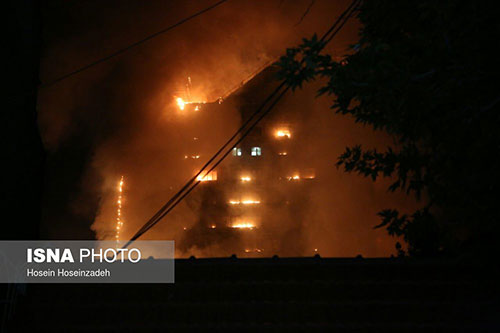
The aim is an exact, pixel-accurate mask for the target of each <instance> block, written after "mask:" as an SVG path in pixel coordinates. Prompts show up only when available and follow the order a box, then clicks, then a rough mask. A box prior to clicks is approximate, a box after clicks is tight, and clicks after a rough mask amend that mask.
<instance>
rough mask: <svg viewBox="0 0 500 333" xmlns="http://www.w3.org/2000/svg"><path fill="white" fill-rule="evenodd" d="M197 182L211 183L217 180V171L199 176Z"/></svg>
mask: <svg viewBox="0 0 500 333" xmlns="http://www.w3.org/2000/svg"><path fill="white" fill-rule="evenodd" d="M196 180H198V181H200V182H211V181H215V180H217V171H215V170H214V171H210V172H209V173H208V174H206V175H203V174H201V175H199V176H198V177H196Z"/></svg>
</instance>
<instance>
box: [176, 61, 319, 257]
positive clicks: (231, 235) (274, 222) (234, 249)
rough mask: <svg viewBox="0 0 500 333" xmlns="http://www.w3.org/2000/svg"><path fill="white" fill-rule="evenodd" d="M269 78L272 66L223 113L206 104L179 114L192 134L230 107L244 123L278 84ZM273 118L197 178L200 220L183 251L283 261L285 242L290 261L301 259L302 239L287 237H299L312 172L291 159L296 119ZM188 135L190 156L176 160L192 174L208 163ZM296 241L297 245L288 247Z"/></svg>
mask: <svg viewBox="0 0 500 333" xmlns="http://www.w3.org/2000/svg"><path fill="white" fill-rule="evenodd" d="M274 75H275V71H274V69H273V68H272V67H269V68H268V69H265V70H264V71H263V72H262V73H261V74H259V75H258V76H256V77H255V78H254V79H253V80H252V81H250V82H248V84H246V85H245V86H244V87H242V88H240V89H239V90H237V91H235V92H234V93H233V94H232V95H231V96H230V97H228V98H227V99H226V100H225V101H224V103H223V106H222V105H221V103H220V100H219V101H217V102H215V103H206V104H202V103H197V102H194V103H192V102H190V101H189V100H188V101H184V100H183V101H182V103H179V109H180V111H181V112H185V113H192V114H191V115H189V116H190V117H193V119H192V122H191V124H193V127H196V122H203V121H204V119H207V117H208V118H210V117H211V116H213V113H220V112H223V111H222V110H223V109H224V108H225V109H227V105H228V104H229V105H230V107H231V108H233V107H234V108H236V109H237V110H238V113H239V114H240V116H241V119H242V121H245V120H246V119H248V118H249V117H250V116H251V114H252V113H253V112H255V110H256V108H257V107H258V105H259V104H260V103H261V102H262V100H263V99H264V94H265V93H266V92H267V91H268V90H269V89H268V88H269V87H271V86H272V85H275V84H276V82H277V81H276V80H275V79H274ZM189 85H191V83H189ZM276 111H277V112H276V113H274V114H270V115H268V117H266V118H264V119H263V120H262V121H261V122H260V123H259V124H258V125H257V126H256V127H255V128H254V129H253V130H252V131H251V132H250V134H249V135H248V136H246V137H245V138H244V139H243V141H242V142H241V143H240V144H238V145H237V146H236V147H234V148H233V150H232V151H231V154H230V155H229V156H228V157H227V158H226V160H225V161H224V162H223V163H221V165H219V166H218V167H217V168H216V169H215V170H213V171H211V172H209V173H202V174H201V175H200V176H199V177H198V179H197V180H199V181H200V182H201V184H200V186H198V188H197V190H196V192H195V193H193V194H192V195H191V196H190V197H188V199H187V200H188V205H190V206H191V207H193V208H194V209H197V210H198V211H199V220H198V222H197V223H196V224H195V225H194V226H192V227H191V228H185V233H186V234H185V237H184V238H183V240H182V241H181V242H180V244H179V243H178V246H179V248H180V249H181V250H183V251H187V252H189V249H192V248H198V249H203V248H204V247H207V246H211V245H212V244H217V246H219V247H221V248H224V249H225V251H227V252H230V253H235V254H238V255H266V256H269V255H272V254H275V253H282V254H285V255H286V254H287V251H284V249H283V246H282V245H283V244H282V242H283V241H284V239H283V237H284V238H286V241H287V243H288V244H287V248H288V249H290V250H289V251H288V252H289V253H288V254H290V255H294V254H299V253H300V250H299V249H298V248H299V247H300V240H298V239H293V237H294V236H293V235H294V234H296V233H294V232H289V231H290V230H292V231H293V230H299V229H300V227H301V225H302V224H303V223H305V220H306V217H305V216H304V213H305V212H306V211H307V207H308V197H309V195H308V193H309V192H310V190H311V187H312V186H314V185H313V184H314V178H315V170H314V168H312V167H311V166H309V165H307V163H304V161H299V159H297V158H294V155H296V145H294V143H296V141H297V140H300V139H301V132H300V131H301V128H300V126H298V125H299V124H298V123H297V120H296V119H293V117H291V115H290V114H289V113H288V112H287V110H286V109H280V108H278V109H277V110H276ZM195 118H196V119H195ZM187 131H189V129H187ZM190 133H191V132H190ZM191 134H192V139H191V141H192V145H191V150H190V151H187V152H186V153H185V154H184V156H180V157H179V158H182V159H184V160H185V161H186V167H187V168H192V169H193V173H196V172H197V171H198V170H199V167H200V166H201V164H202V163H204V162H205V161H206V160H207V159H208V158H209V157H208V156H202V157H201V158H200V149H201V148H200V146H201V145H202V142H203V133H191ZM195 207H196V208H195ZM294 242H295V243H296V244H295V246H294V245H291V244H293V243H294ZM294 247H295V248H296V251H294V250H293V249H294Z"/></svg>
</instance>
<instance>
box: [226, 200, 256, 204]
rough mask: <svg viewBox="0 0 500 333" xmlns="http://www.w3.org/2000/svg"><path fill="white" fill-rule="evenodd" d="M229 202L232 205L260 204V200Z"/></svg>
mask: <svg viewBox="0 0 500 333" xmlns="http://www.w3.org/2000/svg"><path fill="white" fill-rule="evenodd" d="M229 204H231V205H258V204H260V201H259V200H241V201H240V200H229Z"/></svg>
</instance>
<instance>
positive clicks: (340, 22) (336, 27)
mask: <svg viewBox="0 0 500 333" xmlns="http://www.w3.org/2000/svg"><path fill="white" fill-rule="evenodd" d="M360 2H361V0H353V1H352V3H351V4H350V5H349V6H348V8H347V9H346V10H345V11H344V12H343V13H342V14H341V15H340V16H339V17H338V19H337V20H336V21H335V23H334V24H333V25H332V26H331V27H330V29H328V31H327V32H326V33H325V34H324V35H323V36H322V37H321V39H320V42H323V45H322V46H321V47H322V48H324V47H325V46H326V45H327V44H328V43H329V42H330V41H331V40H332V39H333V37H334V36H335V35H336V34H337V33H338V32H339V31H340V29H342V27H343V26H344V25H345V23H346V22H347V21H348V20H349V18H350V17H351V16H352V14H353V13H354V12H355V11H356V10H357V7H358V6H357V5H358V4H359V3H360ZM330 34H331V36H329V35H330ZM303 62H304V60H302V61H301V64H303ZM285 82H286V81H283V82H282V83H281V84H280V85H279V86H278V87H277V88H276V89H275V90H274V91H273V92H272V93H271V94H270V95H269V96H268V98H267V99H266V100H265V101H264V102H263V103H262V104H261V106H260V107H259V108H258V109H257V110H256V111H255V112H254V113H253V114H252V115H251V116H250V118H249V119H247V121H246V122H245V123H244V124H243V125H242V126H241V127H240V128H239V129H238V130H237V131H236V132H235V134H234V135H233V136H232V137H231V138H230V139H229V140H228V141H227V142H226V143H225V144H224V145H223V146H222V147H221V148H220V149H219V150H218V151H217V152H216V153H215V154H214V155H213V156H212V157H211V158H210V160H209V161H208V162H207V163H205V165H204V166H203V167H202V168H201V169H200V171H199V172H198V173H197V174H196V175H195V176H194V177H193V178H191V180H189V181H188V182H187V183H186V184H185V185H184V186H183V187H182V188H181V189H180V190H179V191H178V192H177V193H176V194H175V195H174V196H173V197H172V198H170V200H169V201H168V202H167V203H166V204H165V205H163V207H162V208H160V210H159V211H158V212H157V213H156V214H155V215H154V216H153V217H152V218H151V219H149V220H148V222H146V223H145V224H144V225H143V226H142V227H141V228H140V229H139V231H137V232H136V234H135V235H134V236H133V237H132V238H131V239H130V240H129V241H128V242H127V243H126V244H125V246H124V248H126V247H128V246H129V245H130V244H131V243H132V242H134V241H135V240H136V239H138V238H139V237H140V236H142V235H143V234H144V233H146V232H147V231H148V230H149V229H151V228H152V227H153V226H154V225H155V224H157V223H158V222H159V221H160V220H161V219H162V218H164V217H165V216H166V215H167V214H168V213H169V212H170V211H171V210H172V209H174V208H175V207H176V206H177V205H178V204H179V203H180V202H181V201H182V200H183V199H184V198H185V197H186V196H187V195H188V194H189V193H191V191H193V190H194V189H195V188H196V187H197V186H198V184H199V183H200V181H199V180H197V178H198V176H199V175H201V174H202V173H203V171H204V170H205V169H206V168H208V166H209V165H210V164H211V163H212V162H213V161H214V160H215V159H216V158H217V157H218V155H219V154H220V153H221V152H222V151H223V150H224V149H225V148H227V147H228V146H229V145H230V143H231V142H232V141H233V140H234V139H235V138H236V137H237V136H238V135H239V134H240V133H241V132H242V131H243V130H244V129H245V127H246V126H247V125H248V124H249V123H250V122H251V121H252V120H253V119H254V118H255V117H256V116H257V115H258V114H259V113H260V112H261V111H262V109H264V107H265V105H266V104H267V103H268V102H269V101H271V100H272V99H273V98H274V97H275V96H276V95H278V94H279V95H278V97H277V98H276V99H275V100H274V101H273V102H272V103H271V105H270V106H269V107H268V108H267V110H265V111H264V112H263V113H262V114H261V115H260V116H259V118H257V120H256V121H255V122H254V123H253V124H252V125H250V127H249V128H248V129H247V130H246V131H245V132H244V133H243V134H242V135H241V137H240V138H239V139H238V140H237V141H236V142H235V143H234V144H233V145H232V146H231V147H230V148H229V149H228V150H226V152H225V153H224V154H223V155H222V157H220V158H219V159H218V161H217V162H216V163H215V164H214V165H213V166H212V167H211V168H210V169H209V170H208V171H207V172H206V173H205V176H206V175H208V174H209V173H210V172H211V171H212V170H214V169H215V168H216V167H217V166H218V165H219V164H220V163H221V162H222V161H223V160H224V159H225V158H226V157H227V155H229V153H230V152H231V150H232V149H233V148H235V147H236V146H237V145H238V144H239V143H240V142H241V141H242V140H243V139H244V138H245V137H246V136H247V135H248V134H249V133H250V132H251V130H252V129H253V128H254V127H255V126H256V125H257V124H258V123H259V122H260V121H261V120H262V119H263V118H264V117H265V116H266V115H267V114H268V113H269V112H270V111H271V110H272V109H273V108H274V106H275V105H276V104H277V103H278V102H279V101H280V100H281V98H282V97H283V96H284V95H285V94H286V92H287V91H288V90H289V89H290V86H288V87H286V88H285V89H284V90H282V91H281V92H279V91H280V90H281V89H282V88H283V87H284V86H285ZM186 190H187V191H186ZM184 191H186V192H184ZM183 192H184V193H183Z"/></svg>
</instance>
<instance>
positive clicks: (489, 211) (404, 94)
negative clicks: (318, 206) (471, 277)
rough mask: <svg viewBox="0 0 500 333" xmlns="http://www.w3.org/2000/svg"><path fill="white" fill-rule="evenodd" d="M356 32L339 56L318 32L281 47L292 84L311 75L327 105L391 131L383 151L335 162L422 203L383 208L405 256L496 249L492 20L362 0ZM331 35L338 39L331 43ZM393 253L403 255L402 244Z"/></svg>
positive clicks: (482, 9)
mask: <svg viewBox="0 0 500 333" xmlns="http://www.w3.org/2000/svg"><path fill="white" fill-rule="evenodd" d="M357 16H358V19H359V20H360V22H361V23H362V29H361V31H360V39H359V42H358V43H357V44H356V45H353V46H352V47H351V49H350V54H349V55H346V56H345V57H343V58H342V59H333V58H332V57H331V56H330V55H328V54H320V53H319V51H320V50H321V42H320V41H318V39H317V38H316V36H313V37H312V38H311V39H304V41H303V43H302V44H301V45H299V46H298V47H296V48H291V49H288V50H287V53H286V55H285V56H283V57H282V58H281V60H280V62H279V65H280V67H281V70H280V75H281V77H282V78H284V79H285V80H287V82H288V84H290V85H291V87H292V88H293V89H296V88H300V87H301V85H302V84H303V82H306V81H310V80H313V79H315V78H317V77H320V78H323V79H326V82H327V83H326V84H325V85H324V86H323V87H322V88H321V89H320V91H319V93H320V94H328V95H332V96H335V100H334V104H333V105H332V109H334V110H335V112H337V113H340V114H342V115H350V116H352V117H354V119H355V120H356V122H359V123H362V124H366V125H370V126H372V127H373V128H374V129H377V130H383V131H385V132H387V133H388V134H389V135H391V136H392V137H393V138H394V146H393V147H388V148H387V149H386V150H384V151H379V150H377V149H363V147H361V146H354V147H348V148H346V150H345V152H344V153H343V154H342V155H341V156H340V157H339V159H338V163H337V165H338V166H339V167H343V169H344V170H345V171H347V172H357V173H359V174H361V175H363V176H366V177H370V178H371V179H373V180H376V179H377V178H378V177H380V176H383V177H392V179H394V182H393V183H392V185H391V186H390V188H389V189H390V190H391V191H395V190H403V191H405V192H406V193H408V194H411V195H416V196H417V197H419V198H420V197H421V196H422V198H423V201H424V202H423V205H422V206H423V208H422V209H419V210H417V211H416V212H413V213H412V214H411V215H401V214H400V213H399V212H397V211H395V210H392V209H387V210H384V211H382V212H380V213H379V215H380V217H381V218H382V222H381V223H380V224H379V225H378V226H376V227H378V228H380V227H384V228H386V229H387V231H388V232H389V234H391V235H394V236H401V237H403V239H404V240H405V241H406V242H407V244H408V253H409V254H411V255H436V254H438V253H449V254H458V253H464V251H465V252H471V251H472V252H474V251H477V250H479V251H484V250H487V249H489V248H493V244H491V243H489V242H488V241H487V240H488V239H492V237H496V235H498V231H499V227H498V224H499V222H500V221H499V212H498V209H497V199H496V196H495V194H497V192H498V188H499V186H498V185H499V159H498V158H497V156H498V153H499V147H500V140H499V135H498V131H499V113H498V111H499V102H500V95H499V92H498V88H497V85H496V84H493V83H494V82H495V81H496V80H498V78H497V75H498V73H499V61H498V56H497V55H496V52H494V51H493V49H494V48H495V45H494V44H495V43H496V41H498V40H499V38H498V37H499V25H498V23H497V22H498V20H497V19H496V16H495V14H494V11H493V10H492V9H491V8H488V7H487V5H486V3H484V2H476V1H468V2H462V1H451V0H448V1H433V0H427V1H391V0H387V1H364V2H363V3H362V4H361V6H360V7H359V9H358V11H357ZM334 42H335V40H334ZM398 251H402V249H401V246H400V245H399V248H398Z"/></svg>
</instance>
